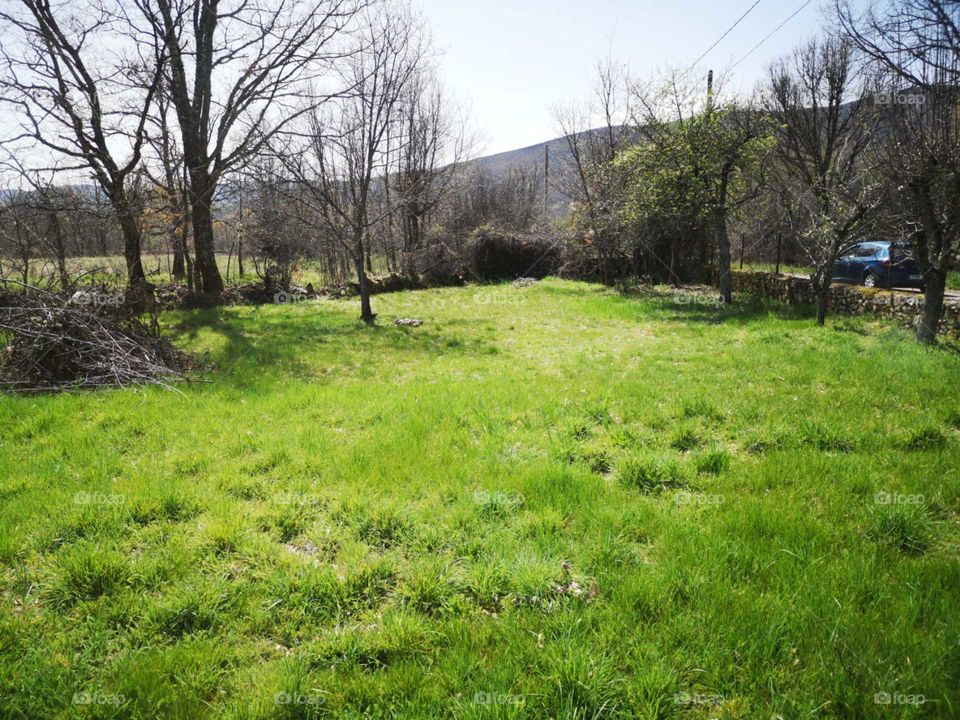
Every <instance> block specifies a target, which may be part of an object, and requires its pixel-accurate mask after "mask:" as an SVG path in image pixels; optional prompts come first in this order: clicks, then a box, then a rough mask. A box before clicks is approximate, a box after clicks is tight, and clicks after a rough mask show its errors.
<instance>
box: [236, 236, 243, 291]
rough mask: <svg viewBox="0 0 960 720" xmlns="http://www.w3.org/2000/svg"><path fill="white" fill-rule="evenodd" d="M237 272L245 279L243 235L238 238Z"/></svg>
mask: <svg viewBox="0 0 960 720" xmlns="http://www.w3.org/2000/svg"><path fill="white" fill-rule="evenodd" d="M237 272H238V273H239V274H240V279H241V280H242V279H243V237H240V238H237Z"/></svg>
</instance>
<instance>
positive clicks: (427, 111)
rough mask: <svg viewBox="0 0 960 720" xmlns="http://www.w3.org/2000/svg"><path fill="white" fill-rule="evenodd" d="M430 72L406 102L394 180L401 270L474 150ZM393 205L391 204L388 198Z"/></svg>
mask: <svg viewBox="0 0 960 720" xmlns="http://www.w3.org/2000/svg"><path fill="white" fill-rule="evenodd" d="M454 110H455V109H454V108H452V107H451V103H450V99H449V96H448V95H447V94H446V93H445V92H444V90H443V88H442V87H441V85H440V83H439V82H438V81H437V80H436V78H435V77H433V75H432V73H430V72H428V71H421V72H418V73H416V74H415V75H414V76H413V77H412V78H411V80H410V82H409V83H408V86H407V89H406V91H405V92H404V93H403V97H402V99H401V103H400V113H399V115H400V118H399V123H398V124H399V128H398V131H399V133H400V137H399V142H400V147H399V150H398V152H397V153H396V154H397V170H396V173H395V174H394V175H393V176H392V180H393V187H394V190H395V193H396V196H395V199H394V202H396V204H397V205H398V206H399V211H400V212H399V214H400V223H401V238H402V244H401V270H402V271H403V272H409V270H410V268H409V266H408V264H407V260H408V258H409V256H410V255H411V254H412V253H416V252H417V251H418V250H420V249H421V247H422V244H423V240H424V230H425V228H424V224H425V222H426V220H427V218H428V217H429V215H430V214H431V213H432V212H433V211H434V210H435V209H436V208H437V206H438V205H440V203H442V202H443V201H444V200H445V199H446V198H447V196H448V195H449V194H450V192H451V191H452V190H453V188H454V187H455V181H456V178H457V174H458V172H459V171H460V169H461V167H462V163H463V160H464V159H465V156H466V154H467V152H468V149H469V143H468V139H467V137H466V132H465V129H464V124H463V122H462V120H461V119H460V118H458V117H457V116H456V115H455V112H454ZM388 204H389V200H388Z"/></svg>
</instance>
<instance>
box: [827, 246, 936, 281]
mask: <svg viewBox="0 0 960 720" xmlns="http://www.w3.org/2000/svg"><path fill="white" fill-rule="evenodd" d="M833 279H834V280H837V281H839V282H847V283H855V284H857V285H864V286H866V287H884V288H890V287H904V288H920V290H921V291H922V290H923V287H924V284H923V273H922V272H920V267H919V266H918V265H917V261H916V260H915V259H914V258H913V248H912V247H911V246H910V245H907V244H904V243H894V242H889V241H887V240H870V241H867V242H859V243H857V244H855V245H850V246H848V247H845V248H844V249H843V250H841V251H840V255H839V256H838V257H837V262H836V264H835V265H834V266H833Z"/></svg>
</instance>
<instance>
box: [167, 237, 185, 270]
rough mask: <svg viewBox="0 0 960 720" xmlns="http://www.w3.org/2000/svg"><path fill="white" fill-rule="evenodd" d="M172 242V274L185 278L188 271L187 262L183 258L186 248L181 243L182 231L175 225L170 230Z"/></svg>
mask: <svg viewBox="0 0 960 720" xmlns="http://www.w3.org/2000/svg"><path fill="white" fill-rule="evenodd" d="M170 244H171V245H172V246H173V270H171V274H172V275H173V277H175V278H177V279H183V276H184V273H186V262H185V261H184V259H183V251H184V248H183V246H182V245H181V244H180V233H178V232H177V228H176V227H174V228H172V229H171V231H170Z"/></svg>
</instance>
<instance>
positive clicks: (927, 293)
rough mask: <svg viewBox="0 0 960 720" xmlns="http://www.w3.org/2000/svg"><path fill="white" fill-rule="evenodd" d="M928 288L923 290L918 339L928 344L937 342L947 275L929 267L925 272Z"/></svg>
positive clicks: (925, 281)
mask: <svg viewBox="0 0 960 720" xmlns="http://www.w3.org/2000/svg"><path fill="white" fill-rule="evenodd" d="M924 283H926V288H925V289H924V292H923V312H922V313H921V316H920V323H919V324H918V325H917V340H919V341H920V342H922V343H925V344H927V345H934V344H936V342H937V331H938V329H939V327H940V314H941V313H942V312H943V293H944V290H946V286H947V276H946V273H944V272H943V271H942V270H938V269H936V268H929V269H928V270H927V272H926V273H924Z"/></svg>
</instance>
